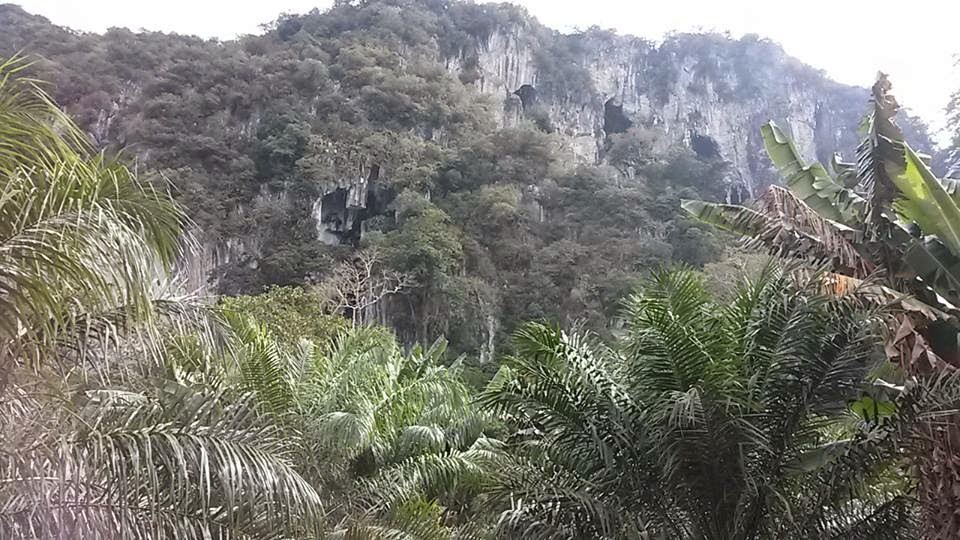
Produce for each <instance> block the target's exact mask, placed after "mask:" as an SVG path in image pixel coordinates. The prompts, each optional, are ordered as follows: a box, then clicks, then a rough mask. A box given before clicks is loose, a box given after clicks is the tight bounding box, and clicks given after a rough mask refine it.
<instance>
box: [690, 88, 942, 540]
mask: <svg viewBox="0 0 960 540" xmlns="http://www.w3.org/2000/svg"><path fill="white" fill-rule="evenodd" d="M890 90H891V85H890V82H889V81H888V80H887V78H886V76H885V75H881V76H880V78H879V79H878V81H877V82H876V84H874V86H873V99H872V110H871V111H870V113H869V114H868V116H867V117H866V119H865V121H864V125H863V128H864V132H865V137H864V139H863V142H862V143H861V144H860V146H859V147H858V149H857V163H856V165H854V164H847V163H842V162H840V161H839V160H836V159H835V160H834V163H833V164H832V165H833V167H832V168H833V170H834V173H835V174H830V172H828V171H827V169H826V168H825V167H824V166H823V165H821V164H819V163H816V162H814V163H811V164H807V163H806V162H805V161H804V160H803V158H802V157H801V156H800V155H799V152H798V151H797V149H796V148H795V147H794V145H793V143H792V142H791V141H790V140H789V139H788V138H787V137H786V136H785V135H784V134H783V132H782V131H781V130H780V129H779V128H778V127H777V126H776V124H774V123H772V122H771V123H769V124H767V125H765V126H763V128H762V133H763V138H764V142H765V144H766V147H767V153H768V154H769V155H770V158H771V160H772V161H773V162H774V164H776V165H777V167H778V168H779V169H780V171H781V173H782V174H783V176H784V180H785V184H786V187H785V188H784V187H779V186H771V188H770V189H769V190H768V192H767V193H766V194H765V195H764V196H763V197H761V198H760V200H759V201H757V205H756V207H755V208H747V207H742V206H735V205H720V204H713V203H705V202H701V201H685V202H684V203H683V207H684V208H685V209H686V210H687V211H688V212H690V213H692V214H693V215H695V216H696V217H698V218H700V219H702V220H704V221H707V222H709V223H713V224H715V225H718V226H720V227H723V228H726V229H728V230H731V231H734V232H736V233H738V234H741V235H744V236H745V237H746V238H748V239H749V243H751V244H752V245H756V246H762V247H764V248H766V249H768V250H769V251H771V252H774V253H777V254H781V255H786V256H790V257H797V258H801V259H805V260H808V261H813V262H814V263H815V264H824V263H825V264H828V265H829V267H830V269H831V270H832V271H833V272H834V275H833V277H832V279H833V280H834V281H835V282H837V283H838V284H843V283H850V282H856V281H858V280H861V279H864V278H866V277H867V276H870V275H873V274H875V273H877V272H881V273H882V275H883V276H884V282H883V285H884V286H885V287H886V289H884V291H883V292H882V294H879V295H878V296H881V297H886V298H891V297H897V298H900V308H901V309H899V310H897V311H895V312H892V313H891V314H890V317H889V322H888V324H889V326H890V331H889V332H888V341H887V347H886V349H887V353H888V355H889V356H890V358H891V360H894V361H896V362H898V363H899V364H900V365H901V366H902V367H903V368H904V369H905V370H906V371H907V373H909V374H911V375H915V376H918V377H921V378H924V377H929V376H931V375H933V376H939V375H941V374H943V373H945V372H952V371H955V370H956V369H957V368H958V367H960V349H958V343H960V342H958V329H960V328H958V322H957V321H958V317H960V307H958V306H960V191H958V190H957V181H956V180H955V179H950V178H943V179H938V178H936V177H935V176H934V175H933V173H932V172H931V171H930V169H929V167H928V166H927V164H926V162H925V158H924V157H923V156H921V155H919V154H917V153H916V152H915V151H914V150H913V149H912V148H911V147H910V145H909V144H908V143H907V142H906V141H905V140H904V137H903V132H902V131H901V130H900V128H899V127H898V126H897V125H896V123H895V121H894V119H895V116H896V114H897V111H898V110H899V104H898V103H897V100H896V99H895V98H894V96H893V94H892V93H891V92H890ZM878 292H880V291H878ZM923 431H924V432H925V440H926V443H925V446H926V447H927V452H926V453H925V454H921V457H920V460H919V463H918V464H919V469H920V472H921V475H920V478H921V481H922V489H921V499H922V500H923V501H924V506H925V510H926V518H925V522H926V527H925V535H926V536H927V537H928V538H931V539H937V538H944V539H947V538H957V537H960V481H958V479H960V460H958V459H957V457H956V451H955V448H956V447H957V444H960V420H958V419H954V420H953V421H952V422H943V423H942V425H938V426H927V427H925V428H924V429H923Z"/></svg>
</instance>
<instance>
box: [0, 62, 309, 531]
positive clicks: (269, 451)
mask: <svg viewBox="0 0 960 540" xmlns="http://www.w3.org/2000/svg"><path fill="white" fill-rule="evenodd" d="M27 67H28V64H27V63H26V62H25V61H24V60H23V59H20V58H13V59H11V60H8V61H6V62H3V63H0V537H3V538H213V537H216V538H230V537H249V538H276V537H291V536H295V537H309V536H311V535H315V534H318V531H319V530H320V529H319V523H320V518H321V506H320V499H319V495H318V494H317V492H316V490H315V489H314V488H313V487H312V486H311V485H309V484H308V483H307V482H306V481H305V480H304V479H303V477H302V476H301V475H300V474H299V473H298V472H297V471H296V470H295V468H294V466H293V463H292V461H291V457H292V456H294V455H296V453H297V450H296V449H297V446H298V444H299V441H300V439H298V438H296V437H291V436H290V435H291V433H290V432H288V431H284V432H283V433H282V435H283V436H282V437H281V436H280V435H281V433H280V428H279V424H278V423H277V422H276V421H275V420H274V419H273V417H272V416H271V415H270V414H268V413H266V412H264V411H263V410H262V409H261V408H260V407H259V406H258V405H257V404H256V403H255V401H254V400H253V398H252V397H251V396H243V395H237V393H233V394H229V395H228V394H227V393H226V392H223V391H215V390H213V389H212V388H211V387H210V386H209V385H196V384H189V383H190V381H186V383H187V384H184V383H181V382H177V381H176V380H174V379H170V378H167V377H164V376H163V374H164V371H163V369H162V368H164V367H169V365H170V363H171V360H172V358H171V357H169V356H168V353H169V352H170V349H169V347H171V346H172V345H174V344H175V343H176V342H175V341H170V339H171V338H172V337H173V336H176V335H178V334H181V338H183V339H186V336H184V335H182V334H184V332H185V331H187V332H196V331H197V330H198V329H199V330H203V328H198V326H197V323H201V324H202V323H205V322H206V321H208V319H207V318H206V316H205V314H204V313H202V312H198V311H197V310H196V309H194V306H193V305H191V304H188V303H184V302H182V301H181V299H179V298H178V297H176V296H174V295H172V294H171V292H172V291H173V289H170V288H167V287H166V286H165V285H166V283H167V282H168V272H169V270H170V269H171V268H172V266H173V264H174V262H175V261H176V259H177V257H178V256H179V254H180V250H181V248H182V246H183V240H182V238H181V233H182V231H183V230H184V229H185V227H184V225H185V218H184V216H183V213H182V212H181V211H180V209H179V208H178V206H177V205H176V204H175V203H174V202H173V201H172V200H171V198H170V197H169V195H168V194H167V193H165V192H163V191H161V190H158V189H156V188H154V187H152V186H151V185H150V184H147V183H143V182H140V181H139V180H138V179H137V178H136V176H135V175H133V174H132V173H131V172H130V171H129V170H128V169H127V168H126V167H124V166H123V165H122V164H120V163H119V162H115V161H111V160H108V159H106V158H105V157H104V156H102V155H93V154H92V153H91V152H90V149H89V147H88V146H87V143H86V142H85V138H84V136H83V134H82V133H81V132H80V131H79V130H78V128H77V127H76V126H75V125H74V124H73V123H72V122H70V120H69V119H68V118H67V117H66V116H65V115H64V114H63V113H61V112H60V110H59V109H58V108H57V107H56V106H55V105H54V104H53V103H52V102H51V101H50V99H49V98H48V97H47V96H46V95H45V94H44V93H43V92H42V91H41V90H40V88H39V86H38V83H36V82H34V81H32V80H30V79H27V78H25V77H23V76H22V73H23V70H24V69H26V68H27ZM198 336H199V337H203V338H206V337H209V335H207V334H206V333H205V332H201V333H200V334H196V333H194V337H198Z"/></svg>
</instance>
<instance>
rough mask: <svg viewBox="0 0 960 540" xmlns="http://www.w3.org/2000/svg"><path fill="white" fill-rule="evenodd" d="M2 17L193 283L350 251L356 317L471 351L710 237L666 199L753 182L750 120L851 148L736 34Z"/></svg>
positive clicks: (306, 280) (526, 22)
mask: <svg viewBox="0 0 960 540" xmlns="http://www.w3.org/2000/svg"><path fill="white" fill-rule="evenodd" d="M0 28H2V29H3V32H2V33H0V55H10V54H13V53H14V52H17V51H22V52H23V53H24V54H27V55H30V57H31V58H32V59H34V60H35V63H34V64H33V66H32V67H31V68H30V74H31V75H33V76H36V77H38V78H40V79H43V80H46V81H49V83H50V88H49V90H50V91H51V93H52V95H53V96H54V97H55V98H56V100H57V101H58V103H60V104H61V105H62V106H64V107H65V108H66V110H67V112H68V113H69V114H70V115H72V116H73V117H74V118H75V119H76V121H77V122H78V123H79V124H80V125H81V127H82V128H84V129H85V130H86V131H88V132H89V134H90V135H91V137H92V138H93V140H94V141H95V143H96V145H98V147H100V148H102V149H104V150H106V151H107V152H109V153H113V152H118V151H119V152H122V153H123V154H125V155H126V157H127V158H128V159H133V160H135V161H136V163H137V169H138V171H139V172H140V173H141V174H142V175H145V176H150V177H152V178H153V179H154V181H156V182H169V185H170V186H171V187H172V189H173V191H174V194H175V197H176V199H177V200H179V201H180V202H181V203H183V204H184V205H185V206H186V208H187V209H188V213H189V215H190V217H191V218H192V220H193V221H194V222H195V224H196V231H195V233H196V235H197V236H198V238H199V239H200V240H201V243H202V246H203V248H202V250H201V253H198V254H196V255H194V256H191V257H189V258H188V259H186V260H184V261H181V267H182V270H181V272H182V273H184V274H186V275H187V276H189V278H190V279H191V281H192V284H193V286H198V285H201V284H209V285H210V286H212V287H215V289H216V290H217V291H218V292H222V293H226V294H237V293H253V292H260V291H262V290H264V289H265V288H266V287H268V286H270V285H297V284H323V283H326V282H329V281H330V280H338V279H339V280H342V279H344V276H343V274H344V272H347V273H349V271H350V269H351V268H352V267H355V266H357V261H359V260H367V261H372V265H371V266H370V268H375V271H374V273H375V275H376V276H379V277H380V278H382V279H383V280H384V281H385V282H386V283H385V284H384V292H385V294H384V297H385V298H384V300H383V301H381V302H377V303H375V304H372V305H369V306H364V307H363V308H362V309H363V312H364V313H363V317H364V318H368V319H370V320H375V321H378V322H382V323H386V324H388V325H390V326H392V327H393V328H394V329H396V331H397V332H398V334H399V336H400V337H401V339H403V340H404V341H405V342H413V341H421V342H423V341H431V340H433V339H434V338H435V337H437V336H439V335H446V336H447V337H448V339H450V341H451V343H452V347H453V348H454V349H456V350H459V351H466V352H471V353H474V354H477V355H479V357H480V359H481V361H487V360H489V359H490V358H491V356H492V354H493V351H494V349H495V348H496V346H497V344H498V343H499V342H501V341H502V340H503V339H504V336H505V335H507V334H508V333H509V332H510V331H512V330H513V329H514V328H516V326H517V325H518V324H519V323H520V322H522V321H527V320H538V319H542V320H550V321H557V322H560V323H562V324H570V323H572V322H574V321H575V320H583V321H585V322H586V324H587V325H588V326H590V327H591V328H593V329H595V330H598V331H600V332H601V333H605V332H606V331H607V328H608V323H609V322H610V320H611V319H612V318H613V317H614V315H615V314H616V313H617V310H618V306H619V302H620V300H621V299H622V298H623V297H624V295H625V294H626V293H627V292H628V291H629V290H631V289H632V288H633V287H634V286H635V285H636V283H637V282H638V280H639V278H641V277H642V276H643V275H645V274H646V273H647V272H648V271H649V270H650V269H652V268H654V267H657V266H660V265H664V264H670V263H687V264H690V265H693V266H701V265H703V264H705V263H709V262H712V261H717V260H719V259H720V258H722V257H723V254H724V246H725V245H726V244H727V243H728V242H727V241H726V240H724V238H722V237H720V236H719V233H717V232H715V231H714V230H713V229H712V228H710V227H708V226H706V225H704V224H701V223H699V222H695V221H693V220H691V219H689V218H687V217H683V216H682V215H681V214H680V213H679V201H680V199H681V198H689V199H707V200H724V199H735V201H739V200H741V199H743V198H745V197H748V196H749V194H750V193H751V192H752V191H753V190H754V189H755V188H758V187H760V186H762V185H763V184H764V183H766V182H770V181H773V179H774V174H773V168H772V166H771V164H770V163H769V161H767V160H765V158H761V155H762V143H761V142H760V140H759V138H758V135H757V131H756V126H758V125H759V124H760V123H761V122H762V121H764V120H766V119H768V118H770V117H773V118H777V119H781V120H782V121H785V122H786V125H787V126H789V127H791V129H792V132H793V135H794V136H795V137H796V138H798V144H800V145H801V147H802V148H803V149H804V150H805V151H807V152H810V153H816V154H818V155H820V156H821V158H823V156H825V155H826V156H828V155H829V153H831V152H833V151H834V150H844V151H847V152H850V151H852V149H853V146H854V145H855V142H856V139H857V137H856V135H855V127H856V123H857V122H858V120H859V117H860V114H861V112H862V109H863V105H864V103H865V100H866V91H865V90H862V89H857V88H851V87H845V86H842V85H839V84H836V83H832V82H830V81H829V80H827V79H826V78H825V77H824V76H823V75H822V74H821V73H819V72H817V71H816V70H814V69H813V68H810V67H807V66H803V65H802V64H800V63H799V62H797V61H796V60H793V59H791V58H789V57H787V56H786V55H785V54H784V53H783V51H782V50H781V49H780V48H779V47H778V46H777V45H775V44H773V43H770V42H768V41H765V40H762V39H759V38H757V37H749V36H748V37H745V38H743V39H740V40H733V39H730V38H727V37H723V36H719V35H676V36H672V37H670V38H668V39H667V40H666V42H664V43H663V44H660V45H656V44H652V43H649V42H646V41H644V40H642V39H638V38H630V37H621V36H616V35H613V34H611V33H609V32H604V31H600V30H596V29H593V30H589V31H586V32H584V33H581V34H574V35H561V34H557V33H555V32H552V31H550V30H548V29H546V28H544V27H542V26H540V25H539V24H538V23H537V22H536V21H535V20H533V19H532V18H530V16H528V15H527V14H526V13H525V12H524V11H523V10H521V9H519V8H516V7H513V6H510V5H506V4H503V5H485V4H472V3H464V2H452V1H448V0H378V1H365V2H359V3H342V4H338V6H337V7H334V8H332V9H330V10H329V11H326V12H322V13H321V12H316V11H314V12H312V13H310V14H307V15H303V16H285V17H282V18H280V19H279V20H277V21H275V22H273V23H271V24H269V25H268V26H267V27H266V28H267V29H266V31H265V33H264V34H263V35H261V36H247V37H243V38H240V39H237V40H235V41H227V42H217V41H204V40H200V39H197V38H192V37H187V36H178V35H168V34H162V33H133V32H130V31H128V30H121V29H115V30H110V31H108V32H107V33H105V34H104V35H92V34H79V33H76V32H72V31H70V30H68V29H64V28H59V27H56V26H54V25H51V24H50V23H49V22H48V21H46V20H45V19H43V18H41V17H37V16H33V15H30V14H27V13H25V12H24V11H23V10H21V9H20V8H18V7H16V6H12V5H5V6H0ZM748 113H749V114H748ZM904 118H906V119H907V121H906V124H907V126H909V127H910V128H911V129H910V131H911V133H910V135H911V138H912V140H914V141H919V146H920V147H921V148H923V147H924V146H925V145H926V146H927V147H928V149H929V138H928V137H926V135H925V133H924V132H923V127H922V126H920V125H918V124H916V122H913V121H910V120H909V118H908V117H904ZM357 250H360V252H359V253H361V255H358V251H357ZM321 289H322V287H321ZM394 291H396V294H386V293H393V292H394Z"/></svg>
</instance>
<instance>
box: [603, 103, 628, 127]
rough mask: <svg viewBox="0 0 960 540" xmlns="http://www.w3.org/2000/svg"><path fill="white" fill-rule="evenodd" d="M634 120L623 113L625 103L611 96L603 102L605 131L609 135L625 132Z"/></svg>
mask: <svg viewBox="0 0 960 540" xmlns="http://www.w3.org/2000/svg"><path fill="white" fill-rule="evenodd" d="M631 126H633V122H631V121H630V119H629V118H627V115H625V114H623V104H620V103H617V100H616V99H615V98H610V99H608V100H607V102H606V103H604V104H603V131H604V133H606V134H607V135H611V134H613V133H625V132H626V131H627V130H628V129H630V127H631Z"/></svg>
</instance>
